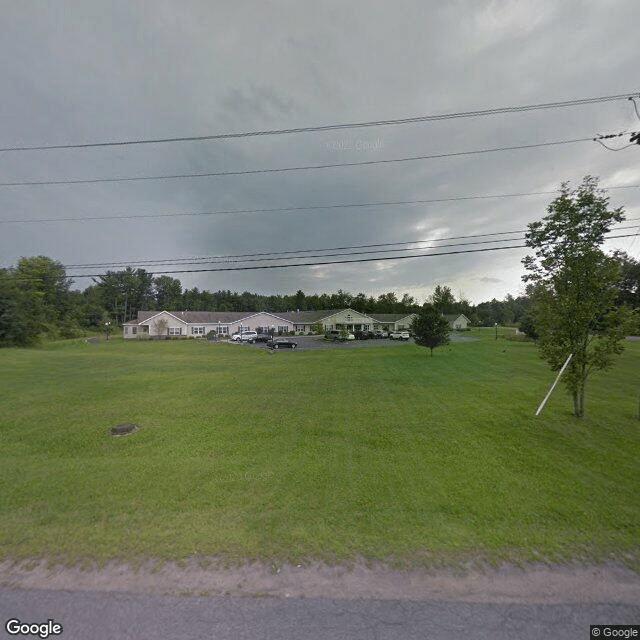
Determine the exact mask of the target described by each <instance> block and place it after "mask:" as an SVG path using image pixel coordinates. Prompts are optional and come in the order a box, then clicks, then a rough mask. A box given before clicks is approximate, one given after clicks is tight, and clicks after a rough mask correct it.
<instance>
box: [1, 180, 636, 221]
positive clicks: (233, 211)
mask: <svg viewBox="0 0 640 640" xmlns="http://www.w3.org/2000/svg"><path fill="white" fill-rule="evenodd" d="M638 188H640V184H631V185H623V186H614V187H604V190H605V191H610V190H612V189H638ZM554 193H560V190H559V189H553V190H551V191H531V192H528V193H495V194H488V195H481V196H453V197H451V198H428V199H423V200H390V201H386V202H352V203H345V204H324V205H322V204H321V205H310V206H306V207H275V208H270V209H266V208H263V209H226V210H225V209H222V210H218V211H191V212H186V211H185V212H177V213H141V214H123V215H115V216H82V217H79V218H27V219H15V220H0V224H32V223H40V222H88V221H94V220H132V219H138V218H179V217H189V216H215V215H228V214H241V213H242V214H244V213H280V212H285V211H317V210H319V209H349V208H357V207H382V206H396V205H412V204H433V203H439V202H464V201H466V200H490V199H496V198H523V197H528V196H543V195H551V194H554Z"/></svg>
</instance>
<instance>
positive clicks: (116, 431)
mask: <svg viewBox="0 0 640 640" xmlns="http://www.w3.org/2000/svg"><path fill="white" fill-rule="evenodd" d="M139 428H140V427H139V426H138V425H137V424H133V423H132V422H123V423H121V424H117V425H116V426H115V427H111V432H110V433H111V435H112V436H128V435H129V434H130V433H134V432H135V431H137V430H138V429H139Z"/></svg>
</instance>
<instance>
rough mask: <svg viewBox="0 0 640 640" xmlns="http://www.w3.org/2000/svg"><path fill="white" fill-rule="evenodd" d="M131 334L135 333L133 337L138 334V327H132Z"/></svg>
mask: <svg viewBox="0 0 640 640" xmlns="http://www.w3.org/2000/svg"><path fill="white" fill-rule="evenodd" d="M131 333H133V335H135V334H136V333H138V327H131Z"/></svg>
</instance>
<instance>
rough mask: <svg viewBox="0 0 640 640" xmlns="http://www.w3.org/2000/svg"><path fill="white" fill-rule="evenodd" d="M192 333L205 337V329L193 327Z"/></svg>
mask: <svg viewBox="0 0 640 640" xmlns="http://www.w3.org/2000/svg"><path fill="white" fill-rule="evenodd" d="M191 333H192V334H193V335H195V336H203V335H204V327H191Z"/></svg>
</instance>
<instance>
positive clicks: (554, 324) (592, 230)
mask: <svg viewBox="0 0 640 640" xmlns="http://www.w3.org/2000/svg"><path fill="white" fill-rule="evenodd" d="M547 214H548V215H547V216H545V217H544V218H543V219H542V220H541V221H538V222H533V223H531V224H530V225H529V226H528V229H529V230H528V231H527V233H526V236H525V238H526V245H527V246H528V247H530V248H532V249H533V250H534V251H535V256H527V257H526V258H525V259H524V260H523V261H522V262H523V264H524V266H525V269H526V270H527V272H528V273H527V274H526V275H525V276H523V280H525V282H528V283H530V284H531V285H532V287H531V290H532V291H533V303H534V307H533V315H534V318H535V330H536V332H537V333H538V334H539V339H538V347H539V351H540V355H541V356H542V358H544V359H545V360H546V361H547V362H548V363H549V364H550V365H551V369H552V370H553V371H558V370H559V369H560V368H561V367H562V365H563V364H564V362H565V361H566V359H567V358H568V357H569V355H570V354H573V357H572V359H571V362H570V364H569V366H568V367H567V369H566V370H565V373H564V374H563V380H564V383H565V384H566V386H567V388H568V390H569V392H570V393H571V396H572V398H573V411H574V414H575V416H576V417H579V418H580V417H582V416H583V415H584V397H585V384H586V382H587V378H588V376H589V374H590V373H591V372H592V371H596V370H605V369H608V368H609V367H611V366H612V364H613V361H614V359H613V356H614V355H616V354H619V353H621V352H622V350H623V342H622V341H623V339H624V337H625V326H626V322H627V321H628V315H629V313H628V310H627V309H625V308H619V307H616V299H617V296H618V288H617V286H618V283H619V279H620V269H619V264H618V262H617V261H616V259H615V258H613V257H610V256H607V255H606V254H605V253H604V252H603V251H602V250H601V249H600V246H601V245H602V243H603V242H604V237H605V234H606V233H607V232H608V231H609V230H610V229H611V226H612V225H613V224H615V223H616V222H621V221H622V220H624V216H623V211H622V208H618V209H610V208H609V199H608V198H607V197H606V196H605V195H604V192H603V191H602V190H601V189H598V181H597V179H596V178H593V177H590V176H587V177H586V178H584V179H583V181H582V184H581V185H580V186H579V187H577V188H576V189H574V190H571V189H570V188H569V185H568V183H563V184H562V187H561V189H560V195H559V196H558V197H557V198H556V199H555V200H553V202H551V204H550V205H549V206H548V208H547Z"/></svg>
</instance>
